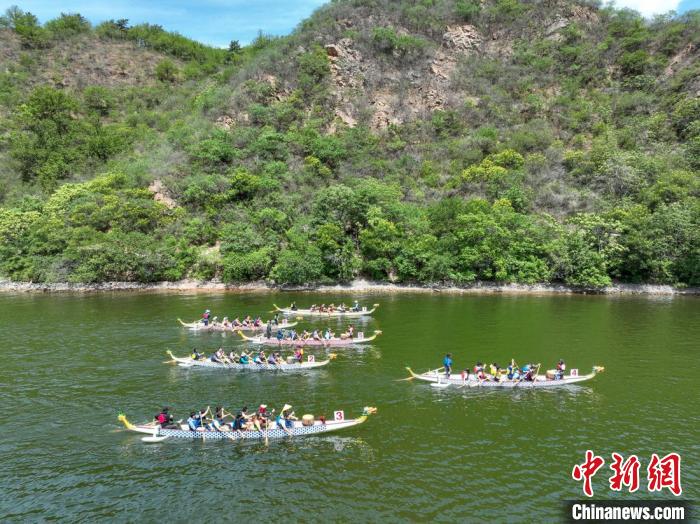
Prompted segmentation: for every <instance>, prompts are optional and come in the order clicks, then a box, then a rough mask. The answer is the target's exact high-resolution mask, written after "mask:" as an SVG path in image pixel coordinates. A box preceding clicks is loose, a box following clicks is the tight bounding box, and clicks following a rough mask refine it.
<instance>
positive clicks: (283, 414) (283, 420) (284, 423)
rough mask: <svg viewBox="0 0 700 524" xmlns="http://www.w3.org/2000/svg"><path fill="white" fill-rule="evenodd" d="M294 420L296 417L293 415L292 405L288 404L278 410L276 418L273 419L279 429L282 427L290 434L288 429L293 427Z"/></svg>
mask: <svg viewBox="0 0 700 524" xmlns="http://www.w3.org/2000/svg"><path fill="white" fill-rule="evenodd" d="M295 420H297V418H296V417H295V416H294V412H293V411H292V406H290V405H289V404H285V405H284V407H283V408H282V411H280V414H279V415H277V418H276V419H275V421H276V422H277V426H278V427H279V428H280V429H283V430H284V431H285V432H286V433H287V434H288V435H291V434H292V432H291V431H290V429H291V428H293V427H294V421H295Z"/></svg>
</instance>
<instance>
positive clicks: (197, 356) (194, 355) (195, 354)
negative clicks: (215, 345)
mask: <svg viewBox="0 0 700 524" xmlns="http://www.w3.org/2000/svg"><path fill="white" fill-rule="evenodd" d="M190 358H191V359H192V360H202V359H203V358H205V355H204V353H200V352H199V351H197V348H194V349H193V350H192V355H191V356H190Z"/></svg>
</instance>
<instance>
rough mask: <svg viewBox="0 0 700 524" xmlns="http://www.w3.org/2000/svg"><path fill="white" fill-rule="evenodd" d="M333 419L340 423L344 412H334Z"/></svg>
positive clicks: (343, 418)
mask: <svg viewBox="0 0 700 524" xmlns="http://www.w3.org/2000/svg"><path fill="white" fill-rule="evenodd" d="M333 419H334V420H335V421H336V422H342V421H343V420H345V412H344V411H335V412H334V413H333Z"/></svg>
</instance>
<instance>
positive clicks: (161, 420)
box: [154, 406, 170, 427]
mask: <svg viewBox="0 0 700 524" xmlns="http://www.w3.org/2000/svg"><path fill="white" fill-rule="evenodd" d="M168 409H169V408H168V407H167V406H166V407H164V408H163V409H161V410H160V413H158V414H157V415H156V416H155V417H154V418H155V421H156V422H157V423H158V424H159V425H160V426H161V427H163V426H164V425H166V424H167V423H168V421H169V420H170V414H169V413H168Z"/></svg>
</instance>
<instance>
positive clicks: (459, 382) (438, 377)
mask: <svg viewBox="0 0 700 524" xmlns="http://www.w3.org/2000/svg"><path fill="white" fill-rule="evenodd" d="M406 369H407V370H408V372H409V373H410V375H411V376H410V377H408V378H407V379H404V380H413V379H416V380H422V381H424V382H431V386H435V387H442V388H446V387H449V386H457V387H459V388H474V387H476V388H478V387H482V388H506V389H530V388H555V387H561V386H568V385H571V384H578V383H580V382H585V381H587V380H590V379H592V378H593V377H595V376H596V375H597V374H598V373H601V372H602V371H604V370H605V368H604V367H602V366H594V367H593V369H592V371H591V372H590V373H588V374H586V375H580V374H579V373H578V370H577V369H572V370H571V371H570V372H569V374H568V375H564V376H563V377H562V378H559V379H556V378H553V373H552V372H551V371H548V372H547V374H545V375H535V377H534V380H527V381H526V380H508V379H507V378H505V376H503V377H502V378H500V379H499V380H498V381H496V380H494V379H493V377H492V376H489V377H488V378H487V379H486V380H479V379H478V378H477V377H476V375H473V374H469V375H468V376H465V377H462V375H461V374H460V373H456V374H455V373H453V374H451V375H450V377H449V378H448V377H447V376H446V375H445V368H437V369H433V370H430V371H426V372H425V373H415V372H414V371H413V370H412V369H411V368H409V367H407V368H406Z"/></svg>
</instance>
